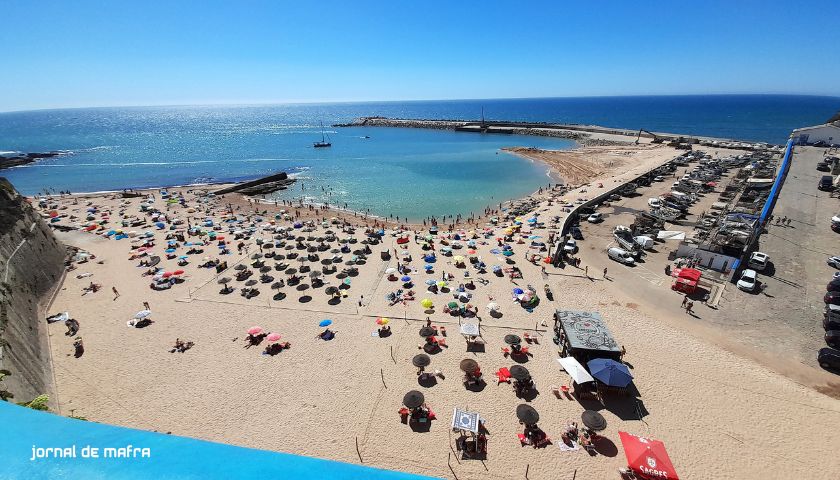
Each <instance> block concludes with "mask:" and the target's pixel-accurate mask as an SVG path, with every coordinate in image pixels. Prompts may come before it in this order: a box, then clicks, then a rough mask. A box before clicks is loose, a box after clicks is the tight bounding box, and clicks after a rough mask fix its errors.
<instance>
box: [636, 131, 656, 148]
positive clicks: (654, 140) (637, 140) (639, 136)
mask: <svg viewBox="0 0 840 480" xmlns="http://www.w3.org/2000/svg"><path fill="white" fill-rule="evenodd" d="M642 132H645V133H647V134H648V135H650V136H651V137H653V140H651V141H650V143H662V138H660V137H657V136H656V134H655V133H653V132H649V131H647V130H645V129H643V128H640V129H639V133H638V134H636V142H635V143H636V145H638V144H639V139H640V138H642Z"/></svg>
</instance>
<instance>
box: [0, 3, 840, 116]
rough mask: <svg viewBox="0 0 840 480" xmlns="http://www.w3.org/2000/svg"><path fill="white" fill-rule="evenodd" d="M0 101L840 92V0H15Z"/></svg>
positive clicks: (4, 7)
mask: <svg viewBox="0 0 840 480" xmlns="http://www.w3.org/2000/svg"><path fill="white" fill-rule="evenodd" d="M0 12H2V13H0V18H2V25H3V27H2V28H0V65H2V69H3V74H2V75H0V111H12V110H30V109H42V108H61V107H89V106H128V105H186V104H230V103H232V104H258V103H286V102H335V101H377V100H433V99H465V98H522V97H573V96H604V95H660V94H661V95H666V94H709V93H795V94H814V95H833V96H840V41H838V39H837V31H838V23H837V20H838V19H840V1H837V0H812V1H809V2H807V4H803V5H802V6H796V4H794V3H792V2H789V1H781V0H738V1H735V2H733V1H731V0H726V1H711V0H709V1H703V0H697V1H689V0H671V1H661V2H659V1H644V0H642V1H639V2H626V1H618V0H616V1H597V0H587V1H560V0H550V1H527V2H509V1H495V0H484V1H482V2H473V1H463V2H458V1H436V0H423V1H414V2H412V1H399V0H389V1H364V0H355V1H332V0H320V1H318V2H303V1H297V2H287V1H280V0H274V1H270V0H266V1H260V0H237V1H216V0H202V1H190V0H180V1H179V0H166V1H157V0H143V1H107V0H102V1H89V0H74V1H66V0H59V1H51V0H36V1H33V0H0Z"/></svg>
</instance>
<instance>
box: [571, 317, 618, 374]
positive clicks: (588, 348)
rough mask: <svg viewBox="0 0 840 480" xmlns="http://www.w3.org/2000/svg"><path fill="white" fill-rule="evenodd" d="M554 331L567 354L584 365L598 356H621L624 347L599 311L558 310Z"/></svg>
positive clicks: (614, 358) (610, 357) (615, 357)
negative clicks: (615, 337) (613, 334)
mask: <svg viewBox="0 0 840 480" xmlns="http://www.w3.org/2000/svg"><path fill="white" fill-rule="evenodd" d="M554 333H555V340H556V341H557V343H558V345H560V347H561V349H562V356H564V357H568V356H572V357H575V358H576V359H577V360H578V361H580V362H581V363H584V364H585V363H586V362H588V361H590V360H592V359H595V358H609V359H612V360H619V359H620V358H621V348H620V347H619V345H618V343H617V342H616V341H615V339H614V338H613V336H612V333H610V330H609V328H607V324H606V323H604V320H603V319H602V318H601V315H600V314H599V313H598V312H583V311H575V310H557V311H555V312H554Z"/></svg>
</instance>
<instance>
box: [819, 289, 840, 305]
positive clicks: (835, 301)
mask: <svg viewBox="0 0 840 480" xmlns="http://www.w3.org/2000/svg"><path fill="white" fill-rule="evenodd" d="M823 302H825V303H827V304H830V305H840V292H826V294H825V295H824V296H823Z"/></svg>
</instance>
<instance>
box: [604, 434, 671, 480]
mask: <svg viewBox="0 0 840 480" xmlns="http://www.w3.org/2000/svg"><path fill="white" fill-rule="evenodd" d="M618 437H619V438H620V439H621V445H622V446H623V447H624V455H625V456H626V457H627V466H629V467H630V468H631V469H632V470H633V472H634V473H635V474H636V475H639V476H640V477H641V478H646V479H661V480H679V477H677V472H676V470H675V469H674V464H673V463H671V458H670V457H668V452H667V451H666V450H665V444H664V443H662V442H660V441H659V440H653V439H650V438H644V437H637V436H636V435H633V434H630V433H627V432H618Z"/></svg>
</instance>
